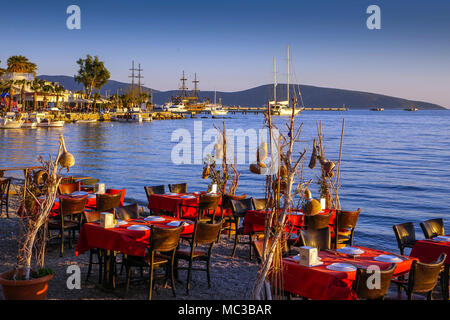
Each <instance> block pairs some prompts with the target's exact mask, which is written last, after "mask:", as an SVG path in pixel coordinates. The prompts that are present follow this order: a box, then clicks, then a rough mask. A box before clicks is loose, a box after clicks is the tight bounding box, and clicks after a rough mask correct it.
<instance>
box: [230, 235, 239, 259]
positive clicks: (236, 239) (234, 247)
mask: <svg viewBox="0 0 450 320" xmlns="http://www.w3.org/2000/svg"><path fill="white" fill-rule="evenodd" d="M238 242H239V234H238V233H237V232H236V233H235V234H234V246H233V252H232V253H231V257H232V258H234V254H235V253H236V247H237V245H238Z"/></svg>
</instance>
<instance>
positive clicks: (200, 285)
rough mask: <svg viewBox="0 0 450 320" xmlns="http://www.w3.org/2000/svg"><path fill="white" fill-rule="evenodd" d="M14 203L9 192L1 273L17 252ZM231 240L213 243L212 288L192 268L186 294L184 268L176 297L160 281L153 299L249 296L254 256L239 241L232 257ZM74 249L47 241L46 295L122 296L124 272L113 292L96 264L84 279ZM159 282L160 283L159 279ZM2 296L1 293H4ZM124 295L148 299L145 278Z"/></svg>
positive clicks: (83, 258) (82, 260)
mask: <svg viewBox="0 0 450 320" xmlns="http://www.w3.org/2000/svg"><path fill="white" fill-rule="evenodd" d="M17 207H18V198H17V196H10V218H9V219H7V218H5V213H4V214H3V217H2V218H0V273H1V272H4V271H7V270H11V269H12V268H13V267H14V264H15V259H16V255H17V235H18V218H17V217H16V216H15V214H14V213H15V212H16V211H17ZM232 240H233V236H232V237H231V238H230V239H228V237H227V236H222V239H221V241H220V242H219V243H218V244H216V245H215V247H214V249H213V257H212V263H211V280H212V286H211V288H208V283H207V280H206V273H205V272H201V271H194V272H193V274H192V281H191V289H190V292H189V295H186V294H185V286H186V281H185V280H186V277H187V273H186V271H184V270H181V271H180V276H179V279H180V281H181V282H177V283H176V288H177V296H176V298H174V297H173V295H172V290H171V287H170V285H168V286H167V287H166V288H163V287H162V285H157V288H156V290H154V291H153V295H152V299H153V300H158V299H179V300H184V299H193V300H194V299H195V300H200V299H202V300H206V299H220V300H222V299H230V300H234V299H238V300H244V299H249V298H250V297H251V291H252V285H253V283H254V280H255V278H256V274H257V271H258V265H257V262H256V260H255V259H253V261H249V259H248V246H247V245H239V246H238V249H237V251H236V256H235V258H234V259H232V258H231V252H232V249H233V241H232ZM74 251H75V245H74V247H73V248H72V249H69V248H68V245H65V246H64V257H60V256H59V246H58V243H57V242H56V241H55V242H50V244H49V245H48V247H47V255H46V260H45V264H46V267H48V268H52V269H53V271H54V272H55V276H54V278H53V279H52V280H51V282H50V284H49V290H48V295H47V297H48V299H69V300H70V299H125V297H124V286H123V285H124V282H125V272H124V273H123V274H122V275H118V279H117V288H116V289H115V290H114V291H113V292H108V291H106V290H104V289H103V288H102V287H100V286H99V285H98V283H97V281H98V271H97V270H98V269H97V266H96V265H94V266H93V272H92V274H91V276H90V278H89V280H88V281H86V275H87V269H88V262H89V253H88V252H86V253H84V254H82V255H80V256H78V257H76V256H75V253H74ZM72 264H76V265H78V266H79V267H80V269H81V274H82V282H81V289H72V290H70V289H68V288H67V284H66V282H67V279H68V277H69V276H70V274H67V268H68V266H70V265H72ZM180 265H181V266H182V265H183V263H182V262H180ZM202 267H203V266H202ZM136 271H138V270H136ZM144 276H146V273H144ZM139 277H140V274H139V272H136V274H135V278H136V279H137V278H139ZM133 279H134V278H133ZM145 279H147V278H145ZM159 283H160V284H161V283H162V281H161V282H159ZM169 283H170V282H169ZM157 284H158V282H157ZM0 291H1V290H0ZM1 296H3V293H2V294H1ZM126 299H147V285H146V282H144V281H142V282H136V283H132V284H131V285H130V289H129V292H128V294H127V296H126Z"/></svg>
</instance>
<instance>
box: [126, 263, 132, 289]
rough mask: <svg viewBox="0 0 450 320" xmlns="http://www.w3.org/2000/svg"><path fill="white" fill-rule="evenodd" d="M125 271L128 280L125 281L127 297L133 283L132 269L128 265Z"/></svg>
mask: <svg viewBox="0 0 450 320" xmlns="http://www.w3.org/2000/svg"><path fill="white" fill-rule="evenodd" d="M125 271H126V273H127V278H126V280H125V295H126V294H127V293H128V288H129V287H130V281H131V267H130V266H128V265H126V266H125Z"/></svg>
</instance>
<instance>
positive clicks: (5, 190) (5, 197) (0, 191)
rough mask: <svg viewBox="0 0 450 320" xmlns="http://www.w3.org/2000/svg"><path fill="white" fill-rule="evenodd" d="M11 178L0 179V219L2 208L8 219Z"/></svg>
mask: <svg viewBox="0 0 450 320" xmlns="http://www.w3.org/2000/svg"><path fill="white" fill-rule="evenodd" d="M10 185H11V178H0V217H2V216H3V206H5V209H6V217H7V218H9V212H8V210H9V187H10Z"/></svg>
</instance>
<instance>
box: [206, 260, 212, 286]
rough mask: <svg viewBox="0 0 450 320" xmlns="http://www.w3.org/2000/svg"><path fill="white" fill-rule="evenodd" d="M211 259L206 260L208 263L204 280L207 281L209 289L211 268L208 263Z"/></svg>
mask: <svg viewBox="0 0 450 320" xmlns="http://www.w3.org/2000/svg"><path fill="white" fill-rule="evenodd" d="M210 262H211V257H209V258H208V261H206V278H207V279H208V288H211V268H210V264H211V263H210Z"/></svg>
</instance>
